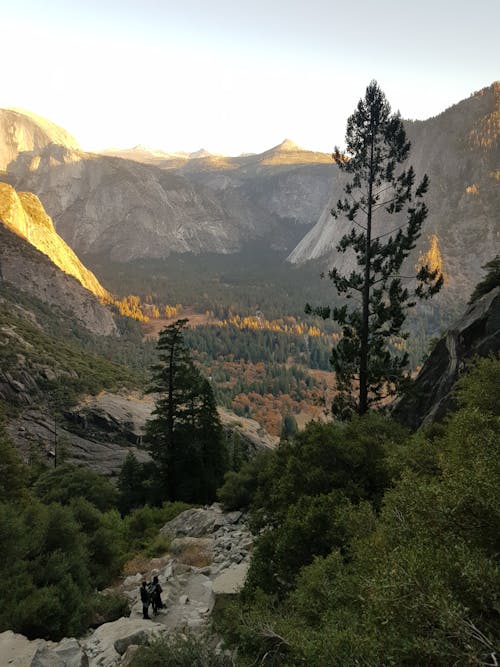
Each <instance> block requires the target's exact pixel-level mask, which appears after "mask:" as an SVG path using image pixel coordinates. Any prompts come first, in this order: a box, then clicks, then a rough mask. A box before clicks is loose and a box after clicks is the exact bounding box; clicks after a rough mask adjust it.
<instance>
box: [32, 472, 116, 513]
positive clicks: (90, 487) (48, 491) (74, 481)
mask: <svg viewBox="0 0 500 667" xmlns="http://www.w3.org/2000/svg"><path fill="white" fill-rule="evenodd" d="M33 490H34V492H35V494H36V495H37V496H38V497H39V498H40V500H42V501H43V502H44V503H51V502H58V503H62V504H63V505H67V504H68V503H70V502H71V501H72V500H73V499H74V498H85V499H86V500H88V501H89V502H90V503H92V504H93V505H95V507H97V509H99V510H101V512H105V511H106V510H109V509H112V508H114V507H116V505H117V502H118V493H117V491H116V489H115V487H114V486H113V485H112V484H111V482H110V481H109V480H107V479H106V478H105V477H103V476H102V475H99V474H98V473H96V472H93V471H92V470H89V469H88V468H77V467H75V466H72V465H69V464H64V465H62V466H58V467H57V468H54V469H52V470H49V471H47V472H45V473H43V474H42V475H40V477H39V478H38V480H37V481H36V482H35V484H34V487H33Z"/></svg>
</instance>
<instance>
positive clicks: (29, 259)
mask: <svg viewBox="0 0 500 667" xmlns="http://www.w3.org/2000/svg"><path fill="white" fill-rule="evenodd" d="M5 284H9V285H11V286H13V287H14V288H15V289H17V290H19V291H20V292H21V293H22V294H26V295H29V296H30V297H34V298H36V299H39V300H40V301H42V302H43V303H45V304H47V305H49V306H50V307H52V308H55V309H56V310H57V309H58V310H62V311H65V312H69V313H71V314H72V316H73V317H74V318H75V319H76V320H77V321H78V322H79V323H80V325H81V326H83V327H84V328H86V329H87V330H89V331H91V332H92V333H94V334H98V335H113V334H116V326H115V323H114V320H113V316H112V314H111V312H110V311H109V310H108V309H107V308H106V307H105V306H104V305H103V304H102V303H101V301H100V300H107V299H109V294H108V292H107V291H106V290H105V289H104V287H103V286H102V285H101V284H100V283H99V281H98V280H97V278H96V277H95V276H94V274H93V273H91V271H89V270H88V269H87V268H86V267H85V266H84V265H83V264H82V263H81V262H80V260H79V259H78V257H77V256H76V255H75V253H74V252H73V250H71V248H70V247H69V246H68V245H67V244H66V243H65V242H64V241H63V240H62V239H61V238H60V236H58V234H57V233H56V231H55V230H54V226H53V224H52V220H51V219H50V218H49V216H48V215H47V214H46V213H45V211H44V209H43V206H42V204H41V203H40V200H39V199H38V198H37V197H36V196H35V195H33V194H31V193H30V192H16V191H15V190H14V188H12V187H11V186H10V185H7V184H6V183H0V286H3V285H5ZM15 300H16V299H14V301H15Z"/></svg>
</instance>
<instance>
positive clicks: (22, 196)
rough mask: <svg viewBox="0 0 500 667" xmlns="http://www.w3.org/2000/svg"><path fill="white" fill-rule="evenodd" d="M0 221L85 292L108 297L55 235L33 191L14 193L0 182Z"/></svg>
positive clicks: (70, 250) (50, 222) (95, 279)
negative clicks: (67, 275) (79, 285)
mask: <svg viewBox="0 0 500 667" xmlns="http://www.w3.org/2000/svg"><path fill="white" fill-rule="evenodd" d="M0 222H1V223H3V224H4V225H5V227H7V228H8V229H9V230H10V231H12V232H14V234H17V235H18V236H20V237H21V238H23V239H25V240H26V241H28V242H29V243H31V245H33V246H34V247H35V248H37V250H40V252H42V253H43V254H44V255H47V257H49V259H51V260H52V262H54V264H55V265H56V266H57V267H59V269H61V271H64V273H67V274H69V275H70V276H73V277H74V278H76V279H77V280H78V282H79V283H80V284H81V285H82V286H83V287H85V289H87V290H89V292H92V294H94V295H95V296H97V297H99V298H100V299H107V298H108V297H109V294H108V292H107V291H106V290H105V289H104V287H103V286H102V285H101V284H100V283H99V281H98V280H97V278H96V277H95V276H94V274H93V273H92V272H91V271H89V270H88V269H87V268H86V267H85V266H84V265H83V264H82V263H81V262H80V260H79V259H78V257H77V256H76V255H75V253H74V252H73V250H72V249H71V248H70V247H69V246H68V245H67V244H66V243H65V242H64V241H63V240H62V238H61V237H60V236H59V235H58V234H57V232H56V230H55V229H54V225H53V224H52V220H51V219H50V217H49V216H48V215H47V214H46V213H45V210H44V208H43V206H42V204H41V202H40V200H39V199H38V197H36V196H35V195H34V194H32V193H31V192H16V191H15V190H14V188H13V187H11V186H10V185H8V184H7V183H1V182H0Z"/></svg>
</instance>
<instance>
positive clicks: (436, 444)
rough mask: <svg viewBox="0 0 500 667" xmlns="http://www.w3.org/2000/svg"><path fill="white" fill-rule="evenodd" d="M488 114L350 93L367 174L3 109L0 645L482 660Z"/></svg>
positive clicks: (478, 96)
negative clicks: (156, 594)
mask: <svg viewBox="0 0 500 667" xmlns="http://www.w3.org/2000/svg"><path fill="white" fill-rule="evenodd" d="M369 90H371V91H372V93H373V91H374V90H375V92H376V93H377V90H378V89H377V86H376V84H375V83H374V82H372V84H370V86H369V88H368V89H367V96H368V94H369ZM377 94H381V93H380V91H379V92H378V93H377ZM370 108H371V109H372V110H373V108H376V104H375V103H373V101H372V107H370ZM384 109H385V111H384ZM382 111H383V112H384V113H386V114H388V113H389V112H388V111H387V107H384V105H382ZM381 114H382V115H383V113H382V112H381ZM375 115H376V114H375V112H374V116H375ZM499 118H500V84H499V83H498V82H496V83H493V84H492V85H491V86H490V87H488V88H484V89H483V90H481V91H478V92H476V93H474V94H472V95H471V96H470V97H469V98H468V99H466V100H463V101H461V102H458V103H457V104H455V105H453V106H452V107H450V108H449V109H446V110H445V111H443V112H442V113H440V114H439V115H437V116H435V117H434V118H429V119H427V120H425V121H410V120H405V121H401V119H400V118H399V116H396V117H391V120H390V122H387V124H386V125H385V126H384V132H387V136H386V135H384V136H383V138H382V139H381V138H380V136H379V135H377V133H376V132H372V129H369V130H367V129H366V128H367V126H366V124H365V121H364V116H363V113H361V112H360V114H359V115H358V121H359V122H360V125H359V127H358V129H357V132H358V134H356V133H354V135H355V138H356V137H358V138H359V136H360V135H361V134H362V131H365V130H366V132H367V136H368V141H371V142H372V144H371V145H372V153H371V155H372V157H371V160H372V162H371V163H370V164H371V167H370V169H371V171H370V170H367V171H366V170H365V163H364V162H363V160H364V158H365V157H366V154H364V153H363V151H361V154H362V158H363V159H361V167H359V164H358V165H357V163H356V159H357V158H356V157H355V156H354V157H352V158H348V157H346V155H343V154H341V153H340V152H336V153H335V159H332V156H331V155H329V154H326V153H319V152H315V151H309V150H306V149H303V148H301V147H299V146H298V145H297V144H295V143H294V142H293V141H291V140H289V139H286V140H285V141H283V142H282V143H280V144H277V145H276V146H274V147H272V148H270V149H269V150H266V151H264V152H262V153H257V154H246V155H241V156H238V157H233V156H223V155H213V154H210V153H208V152H207V151H204V150H201V151H197V152H194V153H183V152H179V153H176V154H169V153H166V152H163V151H159V150H150V149H147V148H145V147H143V146H136V147H135V148H132V149H124V150H118V149H109V150H105V151H102V152H101V153H97V152H95V153H94V152H92V153H91V152H88V151H84V150H82V149H81V147H80V146H79V144H78V142H77V141H76V140H75V139H74V138H73V137H72V136H71V135H70V134H69V133H68V132H66V130H64V129H62V128H60V127H58V126H57V125H55V124H54V123H52V122H51V121H49V120H46V119H42V118H40V117H38V116H37V115H36V114H33V113H31V112H23V111H18V110H11V109H0V168H1V169H2V171H1V172H0V473H1V474H0V535H1V536H2V539H1V540H0V553H2V554H3V556H4V558H3V562H2V565H1V567H0V572H1V576H0V599H2V600H3V602H4V603H3V604H2V605H0V663H1V660H2V655H1V651H2V647H3V649H4V651H7V650H8V651H12V654H14V652H15V650H17V648H16V647H20V649H19V650H20V651H21V653H23V658H22V659H23V660H29V664H30V667H42V665H50V664H54V665H57V666H58V667H59V665H60V666H61V667H74V666H76V665H77V664H78V665H79V667H85V666H90V667H99V666H101V667H102V665H105V666H107V667H118V665H123V666H125V665H128V666H130V667H134V665H137V666H138V667H144V666H145V665H149V664H158V661H156V662H154V660H155V659H156V658H157V657H158V656H154V655H153V657H152V658H151V653H148V651H150V650H151V651H153V653H154V652H155V651H157V653H158V655H160V654H161V655H162V656H163V655H167V654H168V655H170V652H171V651H172V650H174V649H175V650H177V648H178V647H179V646H180V649H179V651H180V653H181V654H182V655H183V656H184V657H183V661H181V660H180V659H179V662H178V663H172V665H175V667H191V666H192V665H193V664H202V663H201V662H200V663H199V662H196V660H195V658H193V656H195V655H201V652H205V653H204V655H205V656H206V655H209V658H210V662H203V664H213V665H214V666H215V665H217V666H219V665H220V666H221V667H225V666H226V665H229V664H231V666H232V665H236V664H238V665H241V666H242V667H249V666H250V665H255V664H257V662H259V664H262V665H290V666H291V667H292V666H295V665H297V666H298V665H304V664H307V665H311V667H320V666H322V665H328V666H329V667H330V665H331V664H332V665H333V664H335V665H339V667H344V666H348V665H352V666H353V667H354V666H355V665H358V664H366V665H381V664H389V663H390V664H394V665H396V664H400V665H418V664H436V665H441V664H442V665H445V664H497V662H496V655H497V654H496V653H494V648H493V646H494V644H493V639H492V638H493V637H494V628H495V623H496V621H497V620H498V615H497V613H498V610H496V609H495V608H494V602H493V601H494V594H493V592H494V591H495V590H496V589H497V586H496V585H495V584H496V583H498V581H497V579H496V575H495V571H494V559H495V556H496V555H497V549H496V547H495V545H494V539H493V538H492V536H493V535H495V534H496V533H495V527H496V523H497V519H498V509H497V507H498V503H496V502H495V496H496V495H497V494H495V490H496V488H497V486H496V484H495V480H496V477H497V475H496V472H498V470H497V467H496V466H497V465H498V457H497V456H496V454H497V452H495V447H497V446H498V401H497V398H498V351H499V349H500V340H499V332H500V323H499V308H500V294H499V291H500V285H499V279H500V270H499V269H500V265H499V259H498V247H499V240H500V213H499V212H500V188H499V187H498V186H499V173H500V172H499V166H500V123H499ZM371 122H374V121H373V118H372V121H371ZM349 127H351V129H352V127H353V124H352V122H350V125H349ZM370 128H371V126H370ZM387 128H389V129H387ZM394 128H396V130H394ZM403 128H404V129H405V130H406V132H407V134H408V136H409V137H410V139H411V142H412V145H413V146H412V152H411V154H410V157H409V158H407V153H408V150H407V149H406V148H405V141H404V136H403V135H404V131H403ZM389 130H392V131H394V135H391V134H390V131H389ZM375 139H376V140H377V141H378V142H380V145H381V146H382V148H380V153H379V154H378V156H379V157H378V158H377V159H380V164H381V165H382V166H380V165H379V166H378V167H377V168H378V170H379V171H378V172H377V170H376V169H375V167H373V154H374V151H375V153H376V151H377V150H379V144H377V143H376V141H375ZM391 142H392V143H391ZM386 144H387V145H389V146H390V149H389V148H387V145H386ZM374 145H376V147H375V148H374ZM384 151H386V152H384ZM351 152H352V153H354V154H355V153H356V151H351ZM380 156H382V157H380ZM395 156H396V157H395ZM358 157H359V156H358ZM396 158H397V159H396ZM396 163H398V164H399V165H400V166H401V165H402V169H404V170H403V172H402V173H401V174H400V175H398V176H397V177H396V176H395V175H394V174H395V169H396ZM410 164H413V165H414V167H415V173H414V172H413V171H412V170H411V169H410V167H409V165H410ZM350 165H353V167H352V170H351V169H350ZM356 168H359V171H358V172H356ZM406 169H408V171H406ZM364 170H365V171H364ZM353 171H354V173H355V176H354V180H353V184H354V185H353V184H351V185H349V184H348V178H347V177H348V176H349V174H352V172H353ZM426 173H428V174H429V176H430V185H429V189H428V190H427V180H426V178H425V177H424V174H426ZM366 174H368V176H367V179H368V182H369V188H368V192H369V195H368V201H369V210H370V213H369V214H366V221H365V222H366V225H367V226H366V227H364V226H363V222H360V221H359V219H356V214H357V213H358V211H359V210H361V211H362V212H363V214H364V213H365V210H364V207H365V206H367V203H366V198H364V194H362V195H361V199H360V200H359V201H358V200H356V199H355V197H354V196H353V191H355V190H356V189H357V188H358V189H359V190H361V186H360V183H361V181H362V180H363V178H364V177H365V176H366ZM377 174H378V175H377ZM362 177H363V178H362ZM377 179H378V180H377ZM421 179H423V180H422V184H420V185H417V184H418V183H419V182H420V180H421ZM387 184H388V185H387ZM373 188H375V189H373ZM377 188H379V189H377ZM391 188H392V189H391ZM387 190H390V191H391V195H389V197H390V198H389V199H388V200H385V193H386V192H387ZM361 191H362V190H361ZM362 192H363V191H362ZM344 195H345V196H346V199H345V200H344V201H340V203H339V204H338V203H337V202H338V201H339V197H343V196H344ZM349 197H351V199H349ZM423 199H424V200H425V201H423ZM372 205H373V236H370V234H371V231H372V229H371V227H370V234H368V239H369V241H368V242H367V243H366V244H365V236H363V234H364V233H367V229H368V226H369V225H371V224H372V215H371V212H372V208H371V207H372ZM334 209H335V210H336V211H339V210H340V211H341V212H343V213H344V214H345V215H344V216H340V218H341V219H340V220H339V219H338V218H335V219H334V217H333V216H332V210H334ZM427 209H428V210H427ZM381 212H384V215H381V214H380V213H381ZM385 213H386V214H388V215H387V216H386V215H385ZM392 214H394V217H393V218H389V221H390V224H389V222H388V221H387V218H388V216H389V215H392ZM405 216H407V217H405ZM360 218H361V220H362V221H363V220H364V218H363V217H362V216H360ZM368 221H369V222H368ZM420 226H421V227H420ZM407 227H408V228H411V229H410V231H409V232H408V235H407V236H405V235H404V233H403V232H401V230H402V229H403V228H404V229H405V230H406V228H407ZM360 229H361V230H364V232H360V231H359V230H360ZM388 236H390V240H388V239H387V238H386V237H388ZM380 239H382V241H380ZM386 242H387V244H386V245H384V244H385V243H386ZM353 248H354V250H353ZM363 253H365V254H363ZM356 254H357V258H356ZM355 260H356V261H355ZM399 260H401V261H399ZM360 267H361V269H363V267H364V268H365V271H364V272H363V271H361V270H360V272H359V273H356V270H358V269H359V268H360ZM370 271H371V272H372V273H370ZM339 272H340V273H343V274H344V275H343V276H340V273H339ZM363 276H364V278H363ZM363 280H366V281H367V282H365V283H363ZM426 280H428V282H427V283H426V282H425V281H426ZM417 285H418V286H417ZM425 286H430V287H429V290H428V291H427V292H426V291H425ZM370 290H371V292H370ZM419 290H420V291H419ZM439 290H440V291H439ZM434 292H435V294H434ZM367 294H368V295H369V296H370V294H371V297H370V298H371V300H370V299H368V301H365V297H366V295H367ZM431 296H432V297H434V298H432V299H431V298H430V297H431ZM350 298H352V301H350V302H349V301H348V299H350ZM412 300H415V301H418V304H417V305H416V306H415V308H413V305H415V304H414V303H412ZM346 304H354V306H353V307H352V308H351V309H350V310H349V306H348V305H346ZM360 304H362V306H360ZM186 320H187V322H186ZM363 336H365V338H363ZM363 341H365V342H363ZM342 355H344V356H342ZM363 355H364V356H363ZM363 359H364V361H363ZM339 360H340V362H342V363H340V362H339ZM335 364H337V365H335ZM333 366H334V367H335V369H336V371H337V372H336V373H334V372H333V370H332V367H333ZM363 378H364V379H363ZM367 378H369V379H370V382H371V384H370V385H369V388H367V384H366V383H367ZM363 382H364V383H365V389H366V395H365V398H366V399H370V403H369V404H368V402H367V401H366V402H365V403H364V404H363V402H362V398H361V397H362V392H361V386H362V384H363ZM358 395H359V402H358V403H356V401H357V400H358ZM353 406H354V408H353ZM369 408H370V409H369ZM379 408H381V409H379ZM336 409H338V411H336ZM215 501H217V502H215ZM214 503H215V504H214ZM201 506H203V508H201ZM199 524H200V525H199ZM495 549H496V550H495ZM430 572H432V573H433V576H432V577H431V576H429V573H430ZM155 574H156V575H159V576H160V580H161V583H162V585H163V587H164V590H165V598H167V597H168V602H167V604H166V610H165V615H164V616H162V617H161V618H160V619H159V622H158V623H152V622H150V619H149V618H148V615H147V611H148V606H147V605H146V609H145V610H144V602H145V601H146V602H148V605H149V602H150V600H149V598H148V599H147V600H145V598H142V596H141V600H142V604H141V602H140V599H139V598H138V597H137V593H138V586H139V585H140V584H141V582H143V581H145V578H146V577H147V578H151V577H153V576H154V575H155ZM457 581H458V582H459V584H458V585H457ZM235 582H236V583H237V584H238V586H240V585H243V584H244V594H243V595H239V594H238V593H239V588H238V586H236V585H235ZM11 586H14V587H15V590H16V591H17V594H16V595H17V597H15V598H14V596H12V595H11V594H10V592H9V591H10V587H11ZM216 595H222V596H221V597H219V598H217V601H216V597H215V596H216ZM18 598H19V599H18ZM68 599H71V604H69V603H68ZM401 601H403V603H401ZM443 610H444V611H445V613H444V612H443ZM141 611H142V614H143V618H142V619H141V618H140V615H141ZM471 618H472V619H473V620H474V623H477V627H476V625H473V626H472V628H473V631H472V634H471V631H470V626H469V625H468V623H469V619H471ZM157 620H158V619H157ZM470 622H471V623H472V621H470ZM479 627H480V628H481V631H479V630H478V628H479ZM165 628H168V630H169V632H171V633H172V638H170V637H167V636H166V634H165ZM12 629H13V630H14V631H15V633H22V636H20V635H19V634H14V633H13V632H11V630H12ZM205 632H208V633H209V636H208V638H206V636H205V635H204V634H201V635H200V634H199V633H205ZM177 633H180V634H177ZM42 637H43V640H42V639H41V638H42ZM67 637H71V639H67ZM415 637H416V639H415ZM200 638H201V639H200ZM176 642H177V643H176ZM139 644H141V645H142V644H145V645H146V646H148V645H149V644H151V646H152V648H151V647H150V648H144V647H142V648H140V647H139ZM129 648H130V649H132V650H129ZM70 649H71V650H70ZM191 650H192V651H193V653H191V654H190V655H188V652H189V651H191ZM70 653H71V655H72V656H73V655H74V661H73V657H71V656H70V657H68V656H69V654H70ZM488 653H489V655H487V654H488ZM26 656H28V658H26ZM61 656H63V657H61ZM145 656H146V657H145ZM148 656H149V657H148ZM186 656H187V657H186ZM332 656H334V660H332ZM464 656H465V660H466V662H461V660H462V658H463V657H464ZM490 657H492V659H493V658H494V660H495V662H494V663H493V662H491V663H490V662H487V660H489V658H490ZM212 658H213V661H212ZM150 659H151V660H153V662H151V663H150V662H148V660H150ZM165 659H167V658H165ZM43 660H45V662H43ZM47 661H48V662H47ZM50 661H53V662H52V663H51V662H50ZM16 664H17V663H16ZM23 664H24V663H23ZM26 664H28V663H26ZM166 664H167V663H166ZM168 664H171V663H168Z"/></svg>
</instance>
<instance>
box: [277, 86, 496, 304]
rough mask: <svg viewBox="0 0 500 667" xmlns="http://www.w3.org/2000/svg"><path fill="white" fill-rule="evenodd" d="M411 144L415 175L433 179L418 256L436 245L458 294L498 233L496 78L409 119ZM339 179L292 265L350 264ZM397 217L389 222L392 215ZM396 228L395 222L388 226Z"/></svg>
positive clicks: (476, 273)
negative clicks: (337, 215) (337, 216)
mask: <svg viewBox="0 0 500 667" xmlns="http://www.w3.org/2000/svg"><path fill="white" fill-rule="evenodd" d="M405 126H406V130H407V134H408V137H409V139H410V140H411V143H412V149H411V152H410V157H409V159H408V163H409V164H412V165H413V166H414V168H415V171H416V175H417V179H419V178H421V177H422V176H423V174H424V173H427V174H428V175H429V177H430V188H429V191H428V194H427V195H426V203H427V205H428V208H429V215H428V218H427V220H426V221H425V223H424V229H423V234H422V237H421V239H420V243H419V246H418V248H417V250H416V253H415V255H414V256H413V257H412V258H411V261H412V262H415V261H416V259H417V257H418V254H419V253H420V254H425V253H426V252H428V250H429V247H430V245H431V244H434V249H436V248H437V249H438V250H439V253H440V255H441V258H442V266H443V270H444V273H445V279H446V282H447V286H448V288H451V289H452V290H454V291H455V292H457V293H462V296H465V297H466V296H467V295H468V294H469V293H470V290H471V288H472V286H473V285H474V284H475V283H476V282H477V281H478V279H479V277H480V274H481V267H482V266H483V265H484V264H485V263H486V262H487V261H489V260H490V259H491V258H492V255H493V254H494V253H495V247H497V245H498V241H499V235H500V213H499V211H500V187H499V181H500V171H499V165H500V82H496V83H493V84H492V85H491V86H490V87H488V88H484V89H483V90H480V91H479V92H477V93H475V94H474V95H472V96H471V97H470V98H468V99H467V100H463V101H462V102H459V103H458V104H456V105H454V106H452V107H451V108H449V109H447V110H446V111H444V112H443V113H441V114H439V115H438V116H436V117H434V118H429V119H428V120H425V121H406V122H405ZM342 184H343V180H342V176H341V175H340V174H339V173H338V171H337V170H335V176H334V187H333V191H332V194H331V196H330V198H329V201H328V202H327V203H326V205H325V207H324V209H323V211H322V213H321V215H320V217H319V219H318V221H317V223H316V225H315V226H314V227H313V228H312V229H311V230H310V231H309V232H308V234H307V235H306V236H305V237H304V238H303V239H302V241H301V242H300V243H299V244H298V245H297V247H296V248H295V249H294V250H293V252H292V253H291V254H290V256H289V258H288V259H289V261H290V262H291V263H297V264H300V263H303V262H307V261H311V260H315V261H318V262H319V263H320V264H323V265H325V264H326V265H328V264H330V265H331V264H333V263H335V265H336V266H337V267H339V268H341V269H342V267H344V268H346V269H347V268H349V265H350V262H352V259H350V258H349V257H345V256H339V255H337V253H336V251H335V246H336V245H337V243H338V241H339V239H340V238H341V236H342V235H343V234H344V233H345V232H346V230H347V229H348V227H347V225H346V224H345V225H341V224H339V223H336V224H335V223H334V221H333V218H332V217H331V215H330V210H331V208H332V207H333V206H334V205H335V202H336V201H337V200H338V198H339V197H340V196H341V195H342ZM393 220H394V219H393ZM392 226H396V225H392Z"/></svg>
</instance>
